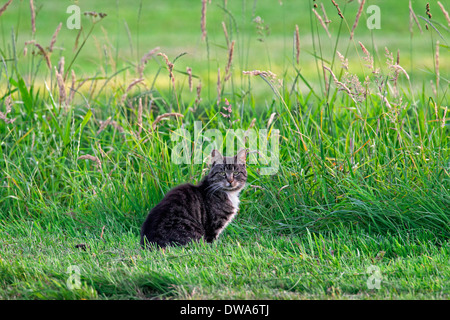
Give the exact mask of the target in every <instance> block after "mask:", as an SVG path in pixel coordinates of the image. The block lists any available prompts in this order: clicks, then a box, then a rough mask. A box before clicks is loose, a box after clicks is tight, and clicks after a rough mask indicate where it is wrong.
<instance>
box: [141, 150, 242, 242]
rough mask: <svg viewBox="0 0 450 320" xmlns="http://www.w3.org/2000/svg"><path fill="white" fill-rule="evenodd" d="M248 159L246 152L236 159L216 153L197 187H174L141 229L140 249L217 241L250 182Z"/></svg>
mask: <svg viewBox="0 0 450 320" xmlns="http://www.w3.org/2000/svg"><path fill="white" fill-rule="evenodd" d="M246 157H247V151H246V150H245V149H243V150H241V151H239V152H238V153H237V155H235V156H234V157H224V156H222V155H221V154H220V153H219V151H217V150H213V151H212V152H211V162H210V165H211V168H210V171H209V173H208V175H207V176H206V177H204V178H203V180H202V181H201V182H200V183H199V184H198V185H192V184H189V183H188V184H183V185H180V186H177V187H175V188H173V189H172V190H170V191H169V192H168V193H167V194H166V195H165V197H164V198H163V199H162V200H161V202H160V203H158V204H157V205H156V206H155V207H154V208H153V209H152V210H151V211H150V213H149V214H148V216H147V219H146V220H145V222H144V224H143V225H142V228H141V246H142V247H143V248H145V247H152V246H156V247H160V248H164V247H166V246H168V245H185V244H187V243H189V242H190V241H198V240H201V239H202V238H203V240H205V241H206V242H208V243H211V242H213V241H214V240H216V239H217V238H218V237H219V235H220V233H221V232H222V231H223V230H224V228H225V227H226V226H227V225H228V223H230V222H231V220H233V218H234V217H235V215H236V214H237V212H238V206H239V192H240V191H241V190H242V188H243V187H244V186H245V182H246V181H247V169H246V164H245V161H246Z"/></svg>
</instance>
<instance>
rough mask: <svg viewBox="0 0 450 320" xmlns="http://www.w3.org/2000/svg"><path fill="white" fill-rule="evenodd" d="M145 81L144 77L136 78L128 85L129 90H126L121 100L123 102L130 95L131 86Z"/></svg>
mask: <svg viewBox="0 0 450 320" xmlns="http://www.w3.org/2000/svg"><path fill="white" fill-rule="evenodd" d="M142 81H144V78H140V79H135V80H133V81H132V82H131V83H130V84H129V85H128V87H127V90H125V93H124V94H123V95H122V98H121V100H120V102H121V103H123V102H124V101H125V99H126V97H127V95H128V92H129V91H130V90H131V88H133V87H134V86H135V85H137V84H138V83H140V82H142Z"/></svg>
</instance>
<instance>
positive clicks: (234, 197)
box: [216, 191, 239, 239]
mask: <svg viewBox="0 0 450 320" xmlns="http://www.w3.org/2000/svg"><path fill="white" fill-rule="evenodd" d="M227 195H228V199H229V200H230V202H231V204H232V205H233V213H232V214H231V215H230V216H229V217H228V220H227V221H226V222H225V223H224V225H223V226H222V228H220V229H219V230H218V232H217V235H216V239H217V237H219V234H221V233H222V231H223V229H225V228H226V226H227V225H228V224H229V223H230V222H231V221H232V220H233V219H234V217H235V216H236V214H237V212H238V210H239V191H230V192H227Z"/></svg>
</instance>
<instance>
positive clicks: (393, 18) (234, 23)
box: [0, 0, 450, 91]
mask: <svg viewBox="0 0 450 320" xmlns="http://www.w3.org/2000/svg"><path fill="white" fill-rule="evenodd" d="M34 2H35V7H36V14H37V16H36V34H35V40H36V41H37V42H38V43H40V44H41V45H42V46H43V47H46V46H48V44H49V43H50V41H51V38H52V35H53V33H54V31H55V29H56V27H57V26H58V24H59V23H60V22H62V23H63V26H62V29H61V31H60V33H59V35H58V39H57V42H56V44H55V51H54V52H53V53H52V56H51V60H52V63H53V65H56V64H57V61H58V59H59V57H60V55H64V56H65V60H66V63H68V61H71V60H72V58H73V56H74V55H75V52H74V50H73V49H74V47H75V43H76V39H77V36H78V32H79V30H76V29H74V30H69V29H68V28H67V26H66V21H67V19H68V18H69V16H70V14H69V13H67V12H66V10H67V7H68V6H69V5H72V4H76V5H78V6H79V7H80V10H81V13H82V14H81V25H82V31H81V35H80V37H79V39H78V45H79V44H80V42H81V40H82V39H83V37H85V36H86V34H87V33H88V31H89V29H90V28H91V26H92V21H91V17H88V16H85V15H83V12H86V11H96V12H104V13H106V14H107V17H106V18H104V19H103V20H102V21H100V22H99V23H98V24H97V25H96V26H95V28H94V30H93V32H92V36H91V37H89V38H88V40H87V42H86V45H85V47H84V48H83V50H81V52H80V54H79V56H78V57H77V59H76V61H75V64H74V66H73V67H74V70H75V71H76V74H77V77H78V78H80V77H87V76H94V75H99V74H101V75H104V76H108V75H112V74H113V73H115V72H117V71H118V70H121V69H122V68H124V67H129V68H128V69H127V70H126V71H125V72H123V77H119V79H121V81H124V82H127V81H129V80H130V79H133V78H136V77H137V74H136V65H137V63H138V62H139V61H140V59H141V57H142V56H143V55H144V54H145V53H146V52H148V51H149V50H151V49H153V48H155V47H160V50H161V52H164V53H166V54H167V55H168V57H169V59H171V60H173V59H174V58H175V57H176V56H178V55H179V54H182V53H187V54H186V55H184V56H183V57H181V58H180V59H178V60H177V61H176V64H175V71H180V72H185V71H186V67H188V66H189V67H191V68H192V70H193V73H194V75H196V76H198V77H199V79H201V81H202V83H203V84H205V83H210V84H213V83H215V81H216V79H217V76H216V74H217V69H218V68H220V69H221V71H222V72H223V71H224V70H225V67H226V66H225V65H224V64H225V63H226V61H227V56H228V50H227V43H226V38H225V36H224V32H223V28H222V22H225V24H226V26H227V31H228V33H229V36H230V39H232V40H236V45H235V52H234V56H233V73H234V74H235V75H236V74H238V73H242V71H243V70H254V69H259V70H271V71H272V72H274V73H275V74H277V75H279V77H280V78H282V76H285V75H288V76H289V73H290V70H293V69H292V68H290V66H292V65H293V64H294V51H293V45H294V43H293V35H294V31H295V25H298V26H299V31H300V47H301V54H300V64H299V68H300V70H301V72H302V74H303V76H304V77H305V78H307V79H308V81H309V82H311V83H312V84H313V85H314V83H316V82H318V81H319V79H320V77H321V75H320V72H319V70H321V66H320V67H318V64H317V61H318V60H317V59H315V57H314V55H316V56H317V55H320V56H321V57H322V58H323V59H324V61H325V62H326V63H327V62H330V61H331V60H332V59H333V55H334V51H333V48H334V46H336V44H337V47H338V50H339V51H340V52H341V53H343V54H344V53H345V52H346V51H347V49H348V48H350V50H348V58H349V60H350V70H349V71H350V72H352V73H357V74H360V75H361V76H363V72H364V67H363V65H362V64H361V62H360V59H359V57H357V56H356V53H357V52H359V53H360V54H361V55H362V52H361V50H360V48H359V45H358V41H361V42H362V43H364V45H365V46H366V47H367V49H368V50H369V51H370V52H371V53H372V54H373V55H374V56H375V64H376V66H377V67H382V68H385V67H386V65H385V60H386V59H385V56H384V48H385V46H386V47H387V48H388V49H389V50H390V51H391V52H393V53H394V56H395V55H396V53H397V51H398V50H399V51H400V65H402V66H403V67H404V69H405V70H406V71H407V72H408V73H409V75H410V76H411V77H412V79H414V80H415V81H414V83H415V84H418V85H419V86H422V81H423V80H424V81H427V82H429V80H430V79H434V78H435V77H434V50H435V48H434V44H433V41H435V40H436V38H439V35H438V34H437V33H436V32H434V31H433V32H431V31H429V30H427V29H426V26H425V23H426V22H425V20H423V19H421V18H420V17H418V19H419V22H420V24H421V27H422V30H423V33H421V32H420V31H419V29H418V27H417V25H416V23H415V22H413V26H412V31H413V32H412V33H411V32H410V12H409V3H408V1H387V0H383V1H367V2H366V4H365V9H364V12H363V13H362V16H361V19H360V21H359V24H358V27H357V28H356V31H355V37H354V39H353V40H349V34H350V30H351V28H352V25H353V23H354V20H355V16H356V12H357V11H358V8H359V3H358V1H351V2H349V3H347V1H342V0H341V1H336V2H337V4H338V5H339V7H340V8H341V11H342V12H343V14H344V16H345V18H346V19H345V21H343V20H341V19H340V17H339V16H338V14H337V10H336V8H335V7H334V5H333V3H332V2H331V1H323V5H324V9H325V12H326V17H327V18H328V19H329V20H330V21H331V22H330V23H329V24H328V28H329V30H330V33H331V35H332V36H331V38H329V37H328V36H327V34H326V32H325V31H324V29H323V28H322V27H321V26H320V24H319V23H318V22H317V18H316V17H315V16H314V14H313V13H312V8H313V5H314V4H316V2H315V1H286V0H284V1H277V0H270V1H269V0H265V1H263V0H260V1H258V0H254V1H250V0H247V1H235V0H229V1H219V0H212V1H211V3H209V1H207V24H206V27H207V35H208V36H207V40H206V41H202V32H201V27H200V20H201V5H202V3H201V0H196V1H192V0H169V1H143V0H128V1H123V0H116V1H114V0H96V1H87V0H79V1H56V0H46V1H42V0H36V1H34ZM426 3H427V1H417V0H416V1H412V7H413V9H414V11H415V13H416V15H417V16H423V17H426V15H425V6H426ZM317 4H318V7H317V9H316V10H317V12H318V13H319V14H320V15H321V16H323V12H322V10H321V4H320V3H319V2H317ZM372 4H375V5H377V6H379V8H380V18H381V28H380V29H373V30H370V29H369V28H368V27H367V25H366V21H367V18H368V17H369V16H370V15H371V14H368V13H367V12H366V9H367V8H368V6H369V5H372ZM430 6H431V7H430V8H431V12H432V14H433V18H432V21H433V23H435V24H436V25H438V24H439V26H440V27H441V26H444V27H447V26H446V20H445V17H444V15H443V13H442V11H441V10H440V9H439V7H438V5H437V4H436V3H435V2H433V3H432V4H431V5H430ZM257 17H260V18H261V19H260V21H261V22H260V23H257V22H255V19H257V20H258V19H259V18H257ZM257 20H256V21H257ZM341 23H342V25H341ZM0 29H1V37H2V39H1V40H0V45H1V46H2V52H5V53H9V55H11V54H12V50H13V49H12V48H11V47H10V45H8V44H9V43H11V41H10V39H11V36H12V33H14V35H15V37H16V38H17V48H16V50H17V51H18V58H19V59H18V65H19V68H20V67H22V68H26V66H28V65H29V63H28V61H27V60H26V59H27V58H26V57H23V56H22V51H23V47H24V45H23V44H24V43H25V41H28V40H31V39H32V38H33V35H32V34H31V19H30V7H29V2H28V1H13V2H12V4H11V5H10V6H9V8H8V10H6V11H5V12H4V14H3V15H2V16H1V17H0ZM429 29H430V30H431V27H429ZM313 32H314V34H313ZM313 37H315V40H314V41H313ZM337 40H339V41H337ZM441 45H442V46H446V45H447V44H446V42H445V40H443V39H441ZM317 48H319V49H318V50H319V51H316V50H317ZM442 51H443V52H442V53H441V62H440V68H441V75H442V76H443V77H444V78H446V75H447V74H448V70H449V67H450V66H449V62H448V47H447V48H445V47H444V49H443V50H442ZM5 55H6V56H7V54H5ZM159 58H160V57H159ZM208 58H209V59H208ZM28 59H29V58H28ZM352 61H353V63H352ZM22 62H23V65H22ZM161 62H163V60H161V59H159V60H158V63H161ZM158 67H159V66H158V64H157V63H148V65H147V66H146V69H145V77H148V78H151V77H152V76H154V73H155V72H156V70H157V68H158ZM22 72H25V73H26V70H22ZM292 74H294V72H293V73H292ZM40 76H45V75H43V74H42V73H41V74H40ZM166 79H167V78H165V79H163V78H162V77H159V78H158V79H157V80H158V81H160V82H162V83H158V85H159V86H168V85H169V81H161V80H166ZM178 80H180V79H178ZM241 80H242V81H245V77H244V78H243V79H241ZM211 90H212V91H214V87H212V89H210V91H211Z"/></svg>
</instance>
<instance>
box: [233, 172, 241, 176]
mask: <svg viewBox="0 0 450 320" xmlns="http://www.w3.org/2000/svg"><path fill="white" fill-rule="evenodd" d="M240 174H241V173H240V172H238V171H235V172H233V175H234V176H235V177H237V176H238V175H240Z"/></svg>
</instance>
